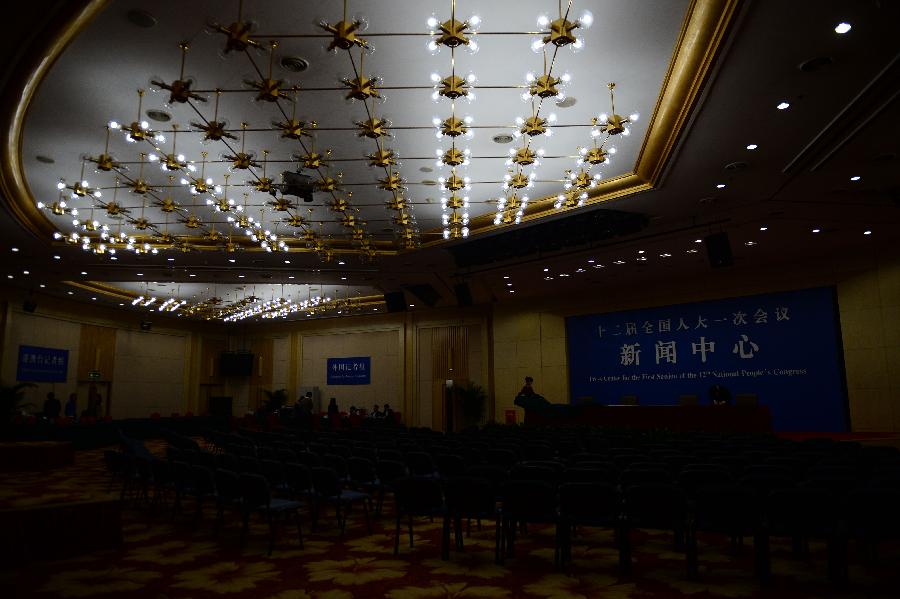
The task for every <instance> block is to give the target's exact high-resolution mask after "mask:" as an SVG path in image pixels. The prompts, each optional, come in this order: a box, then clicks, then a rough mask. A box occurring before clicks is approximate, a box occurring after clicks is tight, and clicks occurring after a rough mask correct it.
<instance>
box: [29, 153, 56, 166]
mask: <svg viewBox="0 0 900 599" xmlns="http://www.w3.org/2000/svg"><path fill="white" fill-rule="evenodd" d="M34 159H35V160H37V161H38V162H43V163H44V164H53V163H54V162H56V161H55V160H53V159H52V158H50V157H49V156H43V155H41V154H38V155H37V156H35V157H34Z"/></svg>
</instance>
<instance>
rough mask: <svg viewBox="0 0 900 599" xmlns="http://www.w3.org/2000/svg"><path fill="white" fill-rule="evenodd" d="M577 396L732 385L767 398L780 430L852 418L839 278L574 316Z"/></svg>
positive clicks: (597, 398) (661, 399) (643, 396)
mask: <svg viewBox="0 0 900 599" xmlns="http://www.w3.org/2000/svg"><path fill="white" fill-rule="evenodd" d="M566 330H567V336H568V347H569V381H570V386H569V388H570V390H571V394H572V399H573V400H574V399H575V398H577V397H584V396H591V397H593V398H594V402H596V403H604V404H608V403H613V404H614V403H618V402H619V400H620V398H621V397H622V396H623V395H637V396H638V400H639V402H640V403H641V404H649V405H667V404H676V403H678V397H679V395H699V396H700V398H701V403H709V399H708V396H709V388H710V387H711V386H713V385H716V384H718V385H722V386H724V387H726V388H727V389H728V390H729V391H730V392H731V394H732V396H734V395H736V394H738V393H754V394H756V395H757V397H758V398H759V403H760V404H762V405H767V406H769V409H770V410H771V413H772V424H773V426H774V428H775V430H794V431H803V430H820V431H844V430H846V428H847V413H846V412H847V407H846V406H847V402H846V387H845V385H844V378H843V355H842V352H841V349H840V343H839V330H838V326H837V316H836V312H835V298H834V289H833V288H831V287H825V288H815V289H805V290H801V291H789V292H784V293H770V294H765V295H753V296H747V297H737V298H729V299H723V300H716V301H709V302H700V303H695V304H681V305H675V306H665V307H660V308H648V309H644V310H633V311H628V312H614V313H609V314H593V315H586V316H573V317H569V318H567V319H566Z"/></svg>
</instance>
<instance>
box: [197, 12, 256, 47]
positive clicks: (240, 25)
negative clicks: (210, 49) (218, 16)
mask: <svg viewBox="0 0 900 599" xmlns="http://www.w3.org/2000/svg"><path fill="white" fill-rule="evenodd" d="M243 12H244V0H238V16H237V21H234V22H233V23H232V24H231V25H228V26H227V27H226V26H224V25H219V24H217V23H212V24H211V25H210V29H211V30H212V31H213V32H216V33H221V34H223V35H224V36H225V37H226V38H227V39H226V41H225V50H224V52H225V54H228V53H229V52H244V51H246V50H247V48H260V47H261V46H260V45H259V42H257V41H255V40H253V39H251V38H250V31H251V30H252V29H253V24H252V23H250V22H249V21H243V20H242V18H243V17H242V15H243Z"/></svg>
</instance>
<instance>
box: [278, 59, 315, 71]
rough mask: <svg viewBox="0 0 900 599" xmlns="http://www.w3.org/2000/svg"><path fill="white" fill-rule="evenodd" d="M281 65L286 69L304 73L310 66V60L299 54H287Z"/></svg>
mask: <svg viewBox="0 0 900 599" xmlns="http://www.w3.org/2000/svg"><path fill="white" fill-rule="evenodd" d="M281 66H282V67H284V70H286V71H290V72H292V73H302V72H303V71H305V70H306V69H308V68H309V61H308V60H306V59H305V58H300V57H299V56H285V57H283V58H282V59H281Z"/></svg>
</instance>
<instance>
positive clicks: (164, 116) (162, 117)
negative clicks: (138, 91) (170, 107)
mask: <svg viewBox="0 0 900 599" xmlns="http://www.w3.org/2000/svg"><path fill="white" fill-rule="evenodd" d="M147 118H148V119H150V120H151V121H157V122H159V123H168V122H169V121H171V120H172V115H171V114H169V113H168V112H166V111H165V110H159V109H157V108H151V109H150V110H148V111H147Z"/></svg>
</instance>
